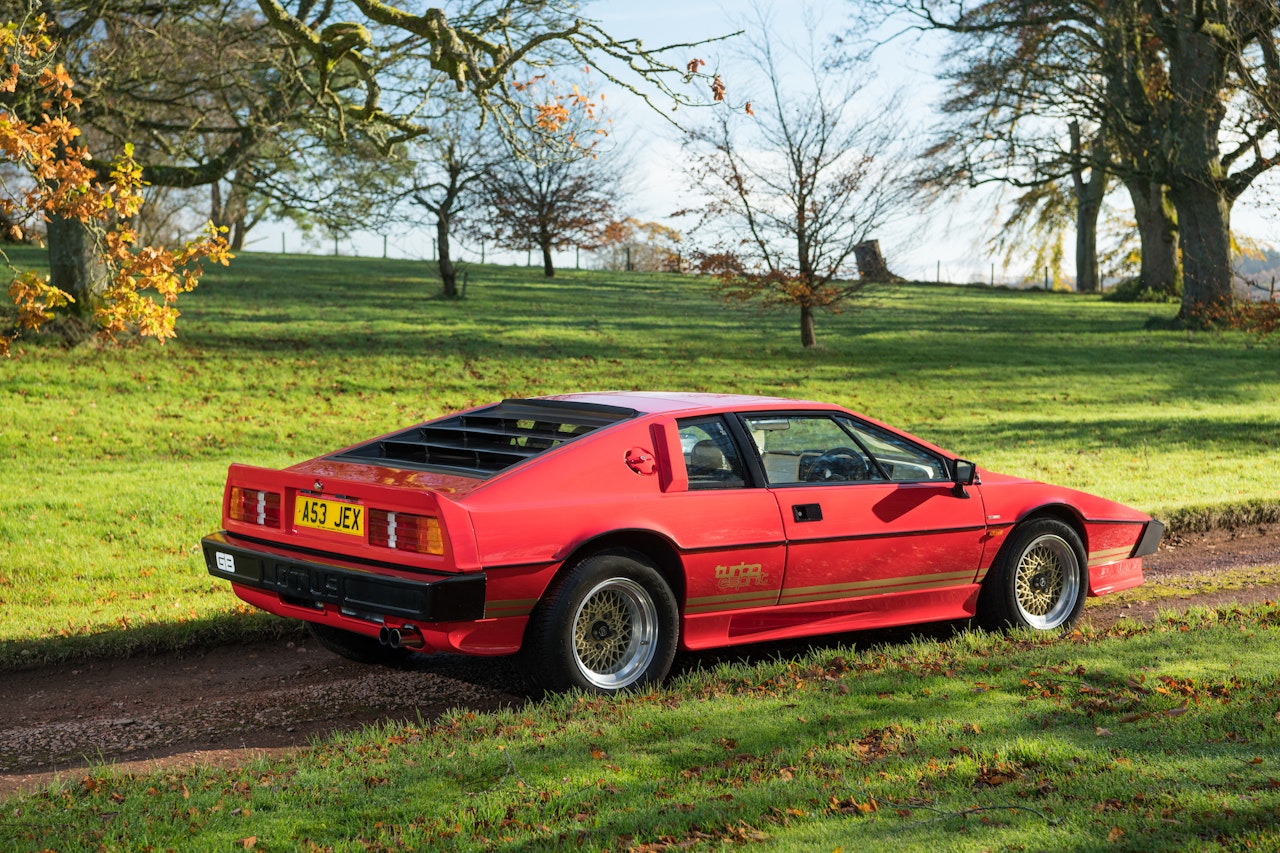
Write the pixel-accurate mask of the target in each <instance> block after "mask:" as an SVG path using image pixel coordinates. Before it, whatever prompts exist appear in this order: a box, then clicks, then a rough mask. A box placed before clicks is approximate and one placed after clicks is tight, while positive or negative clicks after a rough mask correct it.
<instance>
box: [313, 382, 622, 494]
mask: <svg viewBox="0 0 1280 853" xmlns="http://www.w3.org/2000/svg"><path fill="white" fill-rule="evenodd" d="M635 416H636V411H635V410H634V409H625V408H621V407H617V406H602V405H599V404H596V403H574V402H570V401H565V400H503V401H502V402H501V403H497V404H495V405H492V406H488V407H486V408H483V409H478V410H476V411H474V412H469V413H467V414H460V415H453V416H451V417H447V418H443V419H441V420H438V421H432V422H430V423H426V424H420V425H418V426H415V427H410V428H409V429H407V430H404V431H402V432H398V433H396V434H395V435H390V436H387V437H386V438H382V439H379V440H377V441H371V442H369V443H367V444H362V445H360V446H358V447H354V448H352V449H351V450H348V451H346V452H344V453H339V454H336V455H335V456H333V457H331V458H333V459H338V460H345V461H349V462H377V463H379V464H382V465H388V466H391V467H395V468H423V469H429V470H438V471H447V472H450V473H457V474H468V475H471V476H478V477H489V476H492V475H493V474H497V473H498V472H500V471H503V470H505V469H507V468H510V467H511V466H512V465H515V464H517V463H519V462H523V461H524V460H526V459H530V458H532V457H534V456H537V455H538V454H539V453H543V452H544V451H547V450H551V449H553V448H556V447H559V446H560V445H562V444H565V443H567V442H570V441H573V440H574V439H575V438H580V437H582V436H584V435H586V434H587V433H589V432H592V431H593V430H597V429H599V428H600V427H604V426H609V425H610V424H615V423H618V422H619V421H624V420H627V419H628V418H633V417H635Z"/></svg>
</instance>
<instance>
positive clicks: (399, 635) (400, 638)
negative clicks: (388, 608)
mask: <svg viewBox="0 0 1280 853" xmlns="http://www.w3.org/2000/svg"><path fill="white" fill-rule="evenodd" d="M378 642H379V643H382V645H384V646H390V647H391V648H393V649H412V650H414V651H416V650H418V649H424V648H426V647H427V641H426V640H425V639H424V638H423V636H422V632H421V631H419V630H418V629H417V628H415V627H413V626H412V625H401V626H400V627H399V628H388V627H387V626H386V625H383V626H382V628H381V629H380V630H379V631H378Z"/></svg>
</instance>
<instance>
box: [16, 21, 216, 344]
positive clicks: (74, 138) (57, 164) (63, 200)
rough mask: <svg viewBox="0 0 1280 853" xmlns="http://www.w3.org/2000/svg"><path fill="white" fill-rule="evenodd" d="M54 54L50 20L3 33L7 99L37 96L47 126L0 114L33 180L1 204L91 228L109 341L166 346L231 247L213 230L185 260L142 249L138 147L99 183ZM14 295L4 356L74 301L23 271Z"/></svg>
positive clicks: (178, 254) (100, 315)
mask: <svg viewBox="0 0 1280 853" xmlns="http://www.w3.org/2000/svg"><path fill="white" fill-rule="evenodd" d="M54 49H55V45H54V44H53V42H52V41H51V40H50V39H49V38H48V37H47V36H46V35H45V34H44V22H43V20H42V19H37V20H36V21H35V22H34V24H33V25H31V26H29V27H28V28H26V29H23V28H21V27H19V26H18V25H16V24H14V23H8V24H6V25H4V26H3V27H0V50H2V51H3V52H4V54H5V58H6V59H7V62H6V63H5V64H4V65H3V67H2V69H0V92H5V93H12V94H18V95H24V94H29V95H32V96H34V97H33V98H32V99H31V100H34V101H36V102H38V104H39V110H38V112H39V118H38V119H37V120H31V121H28V120H24V118H23V117H22V116H20V115H18V114H17V112H15V110H14V109H12V108H10V107H7V106H0V155H2V156H3V157H4V159H5V160H7V161H8V162H9V163H11V164H13V165H15V166H17V167H19V168H20V169H21V170H22V171H23V172H24V173H25V175H26V177H27V179H28V186H27V188H26V189H25V190H23V191H22V192H21V193H18V194H16V196H17V197H16V198H14V197H6V198H0V213H3V214H4V215H5V216H7V217H13V216H20V217H23V218H28V219H29V218H33V217H36V216H40V217H43V218H44V219H46V220H48V219H49V218H50V217H52V216H59V217H62V218H64V219H78V220H79V221H81V222H82V223H84V224H85V225H86V226H88V227H89V230H90V232H91V233H92V234H93V236H94V238H95V242H96V249H97V254H98V256H99V261H100V263H101V264H102V267H103V269H104V270H105V274H106V277H107V278H106V281H105V284H104V285H103V287H102V289H101V299H100V301H98V303H97V304H95V305H94V306H93V317H94V320H95V321H96V323H97V324H98V326H99V331H100V334H101V335H102V336H103V337H105V338H108V339H112V340H114V339H115V336H116V335H118V334H120V333H122V332H125V331H133V332H136V333H137V334H138V335H141V336H144V337H153V338H156V339H158V340H159V341H160V342H161V343H163V342H164V341H165V339H167V338H171V337H173V336H174V322H175V321H176V320H177V317H178V310H177V308H176V307H175V305H174V303H175V302H176V301H177V298H178V295H179V294H181V293H186V292H188V291H190V290H192V289H193V288H194V287H195V286H196V285H197V284H198V283H199V278H200V275H201V272H202V270H201V267H200V262H201V261H204V260H208V261H213V262H215V263H221V264H226V263H227V262H228V260H230V258H231V253H230V252H229V251H228V247H227V242H226V240H225V239H224V238H223V237H222V235H221V234H219V233H218V231H217V230H216V229H215V228H213V226H212V225H209V226H207V227H206V231H205V233H204V234H203V235H202V236H201V237H200V238H199V239H196V240H191V241H189V242H187V243H186V245H184V246H183V247H182V248H181V249H180V250H178V251H173V250H170V249H166V248H163V247H156V246H145V247H139V246H138V245H137V242H138V235H137V233H136V232H135V231H134V229H133V227H132V224H131V223H132V221H133V219H134V217H135V216H136V215H137V213H138V211H139V210H140V209H141V207H142V204H143V198H142V188H143V187H144V186H145V185H146V184H145V182H144V181H143V180H142V167H141V166H140V165H138V163H137V161H135V160H134V159H133V149H132V146H126V147H125V151H124V155H123V157H121V158H120V160H119V161H117V162H116V164H115V166H114V168H113V169H112V170H111V173H110V176H109V178H108V179H107V180H106V181H105V182H104V181H102V180H101V179H100V177H99V175H98V172H97V170H96V169H95V168H94V167H93V166H92V165H91V161H92V157H91V155H90V154H89V151H88V149H87V148H85V147H84V146H83V145H80V144H78V138H79V136H80V130H79V128H77V127H76V126H75V123H74V122H73V121H72V119H71V118H70V116H71V115H72V114H74V113H75V112H76V110H77V109H78V108H79V106H80V101H79V99H78V98H76V97H75V93H74V89H73V84H72V80H71V77H70V75H69V74H68V73H67V71H66V69H65V68H64V67H63V66H62V65H61V64H57V63H55V62H54V61H53V60H54ZM24 90H26V91H24ZM11 269H12V267H11ZM8 293H9V298H10V300H12V302H13V304H14V305H15V306H16V307H17V309H18V311H17V316H16V318H15V319H14V321H13V327H12V329H10V330H9V332H8V333H6V334H0V354H4V355H8V354H9V349H10V346H11V344H12V343H13V341H14V340H15V339H16V338H17V337H18V336H19V335H20V334H22V333H23V332H24V331H35V330H38V329H39V328H40V327H41V326H42V325H44V324H45V323H47V322H48V321H49V320H52V319H53V318H54V316H55V312H56V311H57V309H59V308H64V307H66V306H68V305H70V304H71V303H73V302H74V301H75V300H74V298H73V297H72V295H71V294H69V293H66V292H65V291H63V290H60V289H59V288H57V287H54V286H53V285H52V284H50V283H49V280H48V277H47V276H41V275H39V274H37V273H32V272H18V271H16V270H14V271H13V277H12V279H11V281H10V284H9V288H8Z"/></svg>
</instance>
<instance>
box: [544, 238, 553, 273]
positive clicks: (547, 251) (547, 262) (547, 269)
mask: <svg viewBox="0 0 1280 853" xmlns="http://www.w3.org/2000/svg"><path fill="white" fill-rule="evenodd" d="M541 248H542V274H543V275H545V276H546V277H547V278H555V275H556V268H555V266H554V265H552V263H551V241H550V240H545V241H543V243H542V246H541Z"/></svg>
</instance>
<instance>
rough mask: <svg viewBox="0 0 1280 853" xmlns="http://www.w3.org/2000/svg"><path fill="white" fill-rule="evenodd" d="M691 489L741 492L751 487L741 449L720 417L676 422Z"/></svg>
mask: <svg viewBox="0 0 1280 853" xmlns="http://www.w3.org/2000/svg"><path fill="white" fill-rule="evenodd" d="M676 424H677V426H678V427H679V429H680V447H681V449H682V450H683V451H684V467H685V470H686V471H688V473H689V488H690V489H741V488H743V487H744V486H746V484H747V480H746V475H745V474H744V473H743V467H742V459H741V458H740V457H739V456H738V448H737V446H736V445H734V443H733V438H732V437H731V436H730V435H729V429H728V427H726V426H725V424H724V421H723V420H722V419H721V418H719V417H712V418H692V419H689V420H682V421H677V422H676Z"/></svg>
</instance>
